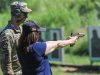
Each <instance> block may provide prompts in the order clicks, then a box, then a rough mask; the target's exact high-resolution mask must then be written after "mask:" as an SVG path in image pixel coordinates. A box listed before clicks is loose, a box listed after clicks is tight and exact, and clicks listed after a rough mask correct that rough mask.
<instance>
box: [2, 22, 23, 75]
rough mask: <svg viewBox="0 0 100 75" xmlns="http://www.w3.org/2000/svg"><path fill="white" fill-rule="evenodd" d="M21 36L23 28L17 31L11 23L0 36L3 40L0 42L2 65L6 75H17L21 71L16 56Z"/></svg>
mask: <svg viewBox="0 0 100 75" xmlns="http://www.w3.org/2000/svg"><path fill="white" fill-rule="evenodd" d="M20 35H21V28H20V27H19V29H16V28H15V27H14V25H12V24H11V22H9V23H8V25H7V26H6V28H5V29H4V30H3V31H2V32H1V34H0V38H2V41H1V42H0V63H1V69H2V71H3V74H4V75H17V74H16V73H17V72H18V71H20V69H21V66H20V64H19V62H18V57H17V54H16V53H17V52H16V48H17V46H18V39H19V37H20ZM18 75H20V74H18Z"/></svg>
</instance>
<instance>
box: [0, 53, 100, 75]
mask: <svg viewBox="0 0 100 75" xmlns="http://www.w3.org/2000/svg"><path fill="white" fill-rule="evenodd" d="M53 63H55V62H53ZM56 63H57V64H59V63H61V62H56ZM64 64H72V65H90V61H89V57H88V56H81V57H80V56H74V55H70V54H66V55H64ZM93 65H98V66H100V62H94V64H93ZM51 69H52V73H53V75H100V72H99V73H98V72H96V71H95V72H79V71H75V72H74V69H73V68H70V69H69V68H67V67H64V68H63V67H51ZM0 75H2V72H1V71H0Z"/></svg>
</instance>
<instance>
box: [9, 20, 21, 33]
mask: <svg viewBox="0 0 100 75" xmlns="http://www.w3.org/2000/svg"><path fill="white" fill-rule="evenodd" d="M8 25H9V26H10V28H11V29H13V30H14V31H15V32H16V33H21V28H20V26H19V27H18V28H16V27H15V25H13V24H12V23H11V21H9V22H8Z"/></svg>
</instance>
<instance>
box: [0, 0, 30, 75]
mask: <svg viewBox="0 0 100 75" xmlns="http://www.w3.org/2000/svg"><path fill="white" fill-rule="evenodd" d="M10 6H11V20H10V21H9V22H8V25H7V26H6V27H5V28H4V29H3V31H2V32H1V33H0V63H1V69H2V71H3V75H20V74H18V72H19V73H20V71H21V66H20V64H19V61H18V57H17V52H16V50H17V46H18V39H19V37H20V35H21V27H20V24H21V23H23V22H24V21H25V20H26V18H27V14H28V13H29V12H31V11H32V10H31V9H29V8H28V7H27V3H25V2H18V1H15V2H12V3H11V5H10Z"/></svg>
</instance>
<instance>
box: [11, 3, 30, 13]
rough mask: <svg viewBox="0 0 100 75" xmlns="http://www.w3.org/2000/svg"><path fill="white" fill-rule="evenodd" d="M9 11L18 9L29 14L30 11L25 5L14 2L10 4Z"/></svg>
mask: <svg viewBox="0 0 100 75" xmlns="http://www.w3.org/2000/svg"><path fill="white" fill-rule="evenodd" d="M10 6H11V10H12V11H13V10H14V9H16V7H18V8H19V9H20V10H21V11H22V12H31V11H32V10H31V9H29V8H28V7H27V3H25V2H19V1H15V2H12V3H11V5H10Z"/></svg>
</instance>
